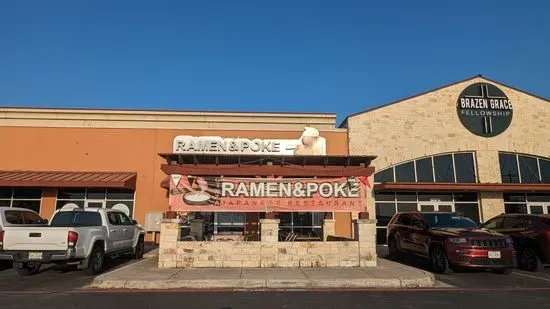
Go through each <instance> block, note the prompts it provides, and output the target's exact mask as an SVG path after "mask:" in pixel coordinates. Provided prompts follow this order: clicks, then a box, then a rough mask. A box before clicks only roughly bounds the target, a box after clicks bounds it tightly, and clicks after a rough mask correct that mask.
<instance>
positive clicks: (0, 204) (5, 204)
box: [0, 200, 11, 207]
mask: <svg viewBox="0 0 550 309" xmlns="http://www.w3.org/2000/svg"><path fill="white" fill-rule="evenodd" d="M0 207H11V200H0Z"/></svg>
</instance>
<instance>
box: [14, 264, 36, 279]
mask: <svg viewBox="0 0 550 309" xmlns="http://www.w3.org/2000/svg"><path fill="white" fill-rule="evenodd" d="M40 266H41V265H40V263H23V267H21V268H17V273H18V274H19V275H21V276H30V275H34V274H36V273H38V272H39V271H40Z"/></svg>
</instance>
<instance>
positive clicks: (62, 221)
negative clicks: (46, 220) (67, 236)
mask: <svg viewBox="0 0 550 309" xmlns="http://www.w3.org/2000/svg"><path fill="white" fill-rule="evenodd" d="M50 225H51V226H59V227H72V226H101V216H100V214H99V213H97V212H88V211H65V212H58V213H56V214H55V215H54V216H53V218H52V222H50Z"/></svg>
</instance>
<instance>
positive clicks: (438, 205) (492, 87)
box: [340, 76, 550, 244]
mask: <svg viewBox="0 0 550 309" xmlns="http://www.w3.org/2000/svg"><path fill="white" fill-rule="evenodd" d="M549 104H550V102H549V101H548V100H546V99H543V98H539V97H537V96H534V95H532V94H529V93H526V92H524V91H521V90H518V89H515V88H512V87H509V86H506V85H504V84H502V83H499V82H495V81H492V80H489V79H486V78H484V77H482V76H474V77H472V78H469V79H467V80H463V81H460V82H457V83H454V84H451V85H447V86H444V87H441V88H438V89H434V90H431V91H427V92H425V93H422V94H419V95H416V96H412V97H409V98H406V99H403V100H400V101H397V102H392V103H390V104H387V105H383V106H380V107H376V108H373V109H370V110H366V111H363V112H360V113H357V114H354V115H351V116H349V117H347V119H346V120H345V121H344V122H343V123H342V125H341V126H340V127H341V128H346V129H347V130H348V135H349V152H350V154H351V155H353V154H363V155H364V154H368V153H373V154H376V155H377V159H376V161H375V162H374V166H375V168H376V173H375V174H374V175H373V176H372V177H371V178H370V180H371V181H372V182H373V184H374V188H373V190H372V191H371V193H370V194H369V197H368V200H367V207H368V210H369V213H371V214H375V216H376V219H377V243H378V244H384V243H385V231H386V228H385V226H386V225H387V223H388V221H389V220H390V219H391V217H392V216H393V214H395V213H396V212H398V211H410V210H419V211H438V210H439V211H458V212H462V213H464V214H465V215H467V216H469V217H470V218H472V219H473V220H475V221H477V222H483V221H486V220H488V219H490V218H492V217H494V216H496V215H498V214H500V213H504V212H524V213H549V212H550V209H549V206H550V158H549V154H550V145H549V143H548V142H549V141H550V132H549V130H548V126H549V124H548V119H550V118H549V117H550V105H549Z"/></svg>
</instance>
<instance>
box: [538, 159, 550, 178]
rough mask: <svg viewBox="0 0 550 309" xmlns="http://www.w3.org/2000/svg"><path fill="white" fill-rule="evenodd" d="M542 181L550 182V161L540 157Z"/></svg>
mask: <svg viewBox="0 0 550 309" xmlns="http://www.w3.org/2000/svg"><path fill="white" fill-rule="evenodd" d="M539 165H540V176H541V182H543V183H550V161H548V160H543V159H539Z"/></svg>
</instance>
